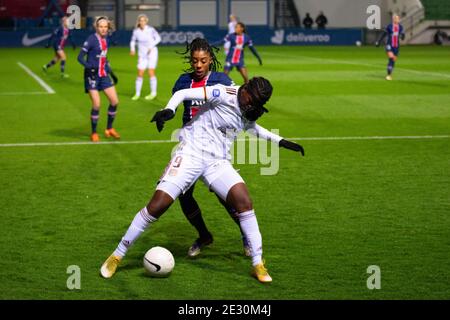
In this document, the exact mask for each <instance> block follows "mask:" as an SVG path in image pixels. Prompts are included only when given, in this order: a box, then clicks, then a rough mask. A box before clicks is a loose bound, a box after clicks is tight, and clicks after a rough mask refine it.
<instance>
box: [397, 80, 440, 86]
mask: <svg viewBox="0 0 450 320" xmlns="http://www.w3.org/2000/svg"><path fill="white" fill-rule="evenodd" d="M402 82H403V83H407V84H412V85H417V86H426V87H434V88H448V84H446V83H444V82H440V83H436V82H431V81H411V80H402Z"/></svg>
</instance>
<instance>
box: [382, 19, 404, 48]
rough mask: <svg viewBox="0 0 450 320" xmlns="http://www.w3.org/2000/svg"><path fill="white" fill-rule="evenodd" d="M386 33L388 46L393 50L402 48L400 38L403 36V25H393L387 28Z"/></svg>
mask: <svg viewBox="0 0 450 320" xmlns="http://www.w3.org/2000/svg"><path fill="white" fill-rule="evenodd" d="M386 33H387V42H386V45H389V46H390V47H391V48H393V49H398V48H400V37H401V35H402V34H403V26H402V25H401V24H392V23H391V24H389V25H388V26H387V27H386Z"/></svg>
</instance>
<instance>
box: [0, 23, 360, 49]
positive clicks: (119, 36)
mask: <svg viewBox="0 0 450 320" xmlns="http://www.w3.org/2000/svg"><path fill="white" fill-rule="evenodd" d="M159 32H160V35H161V38H162V43H161V44H162V45H181V44H184V43H185V42H186V41H191V40H192V39H194V38H195V37H203V38H206V39H208V40H209V41H210V42H211V43H214V42H219V41H220V40H221V39H223V38H224V37H225V35H226V31H225V30H222V29H217V28H214V27H213V28H211V27H191V28H186V27H183V28H179V29H176V30H173V29H170V30H164V29H162V30H159ZM51 33H52V29H49V28H47V29H29V30H23V31H0V47H33V46H38V47H42V46H45V45H46V44H47V41H48V38H49V37H50V36H51ZM91 33H93V30H90V29H80V30H74V31H73V33H72V37H73V39H74V41H75V43H76V44H77V45H78V46H80V45H81V44H82V43H83V41H84V40H85V39H86V38H87V36H88V35H89V34H91ZM248 34H249V35H250V37H251V38H252V40H253V42H254V43H255V44H256V45H354V44H355V42H356V41H362V38H363V32H362V29H325V30H305V29H300V28H293V29H270V28H265V27H249V28H248ZM112 39H113V42H114V43H115V44H116V45H119V46H127V45H128V44H129V42H130V39H131V31H130V30H118V31H116V32H115V33H114V34H113V36H112ZM68 45H70V44H68Z"/></svg>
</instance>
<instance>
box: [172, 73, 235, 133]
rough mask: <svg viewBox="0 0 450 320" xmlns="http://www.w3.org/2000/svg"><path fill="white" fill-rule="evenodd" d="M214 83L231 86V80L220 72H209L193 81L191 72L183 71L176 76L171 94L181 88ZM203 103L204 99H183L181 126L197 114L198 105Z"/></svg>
mask: <svg viewBox="0 0 450 320" xmlns="http://www.w3.org/2000/svg"><path fill="white" fill-rule="evenodd" d="M216 84H222V85H225V86H231V85H232V84H233V81H232V80H231V79H230V78H229V77H228V76H227V75H226V74H225V73H222V72H210V73H209V75H208V76H206V77H205V78H203V79H202V80H200V81H195V80H194V77H193V74H192V73H185V74H182V75H181V76H180V77H179V78H178V80H177V82H175V85H174V86H173V89H172V94H174V93H175V92H177V91H178V90H182V89H189V88H199V87H204V86H214V85H216ZM204 103H205V102H204V101H192V100H187V101H184V103H183V104H184V112H183V126H184V125H185V124H186V123H188V122H189V121H190V120H191V119H192V118H193V117H194V116H195V115H196V114H197V112H198V110H199V108H200V106H201V105H202V104H204Z"/></svg>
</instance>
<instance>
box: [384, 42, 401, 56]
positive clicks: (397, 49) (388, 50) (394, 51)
mask: <svg viewBox="0 0 450 320" xmlns="http://www.w3.org/2000/svg"><path fill="white" fill-rule="evenodd" d="M399 49H400V48H398V47H397V48H392V47H391V46H390V45H389V44H388V45H387V46H386V52H392V53H393V54H394V55H395V56H398V53H399Z"/></svg>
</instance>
